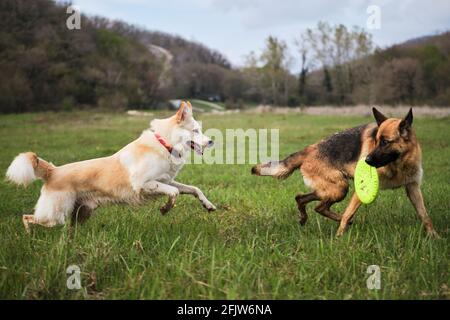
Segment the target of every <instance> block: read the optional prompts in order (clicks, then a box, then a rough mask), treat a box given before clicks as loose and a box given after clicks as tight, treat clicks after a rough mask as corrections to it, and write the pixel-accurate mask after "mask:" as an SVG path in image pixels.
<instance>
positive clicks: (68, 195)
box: [7, 101, 216, 232]
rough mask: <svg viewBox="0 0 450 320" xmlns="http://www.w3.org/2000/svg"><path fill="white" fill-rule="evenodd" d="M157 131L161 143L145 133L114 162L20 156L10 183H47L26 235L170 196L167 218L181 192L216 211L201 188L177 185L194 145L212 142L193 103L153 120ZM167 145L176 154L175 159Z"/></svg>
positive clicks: (29, 218) (12, 168)
mask: <svg viewBox="0 0 450 320" xmlns="http://www.w3.org/2000/svg"><path fill="white" fill-rule="evenodd" d="M153 127H154V128H156V130H158V138H157V137H156V134H155V132H153V131H152V130H145V131H144V132H143V133H142V134H141V136H140V137H139V138H137V139H136V140H134V141H133V142H131V143H130V144H128V145H127V146H125V147H124V148H122V149H121V150H119V151H118V152H117V153H115V154H113V155H111V156H109V157H103V158H97V159H91V160H86V161H80V162H75V163H70V164H66V165H62V166H58V167H56V166H54V165H52V164H51V163H49V162H47V161H45V160H43V159H41V158H38V157H37V155H36V154H35V153H33V152H28V153H24V154H20V155H18V156H17V157H16V159H14V161H13V162H12V163H11V165H10V167H9V168H8V171H7V178H8V179H9V180H11V181H13V182H15V183H17V184H23V185H26V184H28V183H29V182H31V181H33V180H35V179H36V178H41V179H43V180H44V181H45V183H44V185H43V187H42V190H41V196H40V198H39V200H38V202H37V204H36V208H35V213H34V215H24V216H23V219H22V221H23V223H24V226H25V229H26V231H27V232H28V231H29V224H40V225H43V226H46V227H52V226H54V225H57V224H63V223H65V221H66V219H67V218H69V217H71V218H72V221H74V222H83V221H85V220H86V219H87V218H89V216H90V215H91V213H92V211H93V210H94V209H95V208H96V207H97V206H98V205H100V204H102V203H104V202H121V203H137V202H140V201H141V200H143V199H145V198H148V197H149V196H152V195H155V194H164V195H167V196H168V201H167V203H166V204H165V205H164V206H163V207H162V208H161V209H160V210H161V212H162V213H166V212H167V211H169V210H170V209H171V208H172V207H173V206H174V204H175V200H176V198H177V196H178V195H179V194H180V193H186V194H192V195H194V196H196V197H197V198H198V199H199V200H200V201H201V203H202V205H203V206H204V207H205V208H206V209H207V210H208V211H213V210H215V209H216V208H215V206H214V205H213V204H212V203H211V202H209V200H208V199H207V198H206V197H205V196H204V194H203V193H202V192H201V190H200V189H199V188H197V187H193V186H189V185H184V184H181V183H178V182H176V181H174V178H175V176H176V175H177V173H178V172H179V170H180V169H181V168H182V167H183V165H184V163H185V160H186V157H187V155H188V151H189V149H188V148H189V145H192V143H195V144H196V145H198V146H201V147H202V148H204V147H206V146H209V145H210V142H211V140H210V139H209V138H208V137H206V136H204V135H203V134H202V133H201V132H200V125H199V124H198V123H197V122H196V121H195V120H194V119H193V116H192V106H191V105H190V103H186V102H184V101H183V102H182V103H181V105H180V108H179V110H178V111H177V113H176V114H175V115H174V116H172V117H170V118H167V119H155V120H153V121H152V129H153ZM194 128H195V132H194ZM161 139H163V140H161ZM172 139H173V140H172ZM194 140H195V141H194ZM161 141H162V142H161ZM192 141H194V142H192ZM163 142H164V143H163ZM168 145H170V146H173V145H174V148H176V149H177V156H178V157H177V158H176V159H175V158H174V156H173V155H172V154H171V153H170V152H169V150H168V149H167V146H168ZM33 171H34V172H33Z"/></svg>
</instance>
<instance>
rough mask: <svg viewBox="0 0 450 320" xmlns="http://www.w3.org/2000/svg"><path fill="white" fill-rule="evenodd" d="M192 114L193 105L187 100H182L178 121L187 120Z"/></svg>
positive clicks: (176, 116)
mask: <svg viewBox="0 0 450 320" xmlns="http://www.w3.org/2000/svg"><path fill="white" fill-rule="evenodd" d="M191 115H192V106H191V107H189V105H188V104H187V103H186V102H185V101H181V103H180V107H179V108H178V111H177V114H176V115H175V118H176V119H177V123H181V122H183V121H184V120H186V118H187V117H189V116H191Z"/></svg>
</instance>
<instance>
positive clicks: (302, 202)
mask: <svg viewBox="0 0 450 320" xmlns="http://www.w3.org/2000/svg"><path fill="white" fill-rule="evenodd" d="M315 200H319V197H318V196H317V195H316V193H315V192H311V193H308V194H298V195H297V196H296V197H295V201H297V207H298V211H299V220H300V224H301V225H302V226H303V225H305V223H306V221H307V220H308V214H307V213H306V205H307V204H308V203H309V202H311V201H315Z"/></svg>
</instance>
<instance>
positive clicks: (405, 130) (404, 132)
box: [398, 108, 413, 137]
mask: <svg viewBox="0 0 450 320" xmlns="http://www.w3.org/2000/svg"><path fill="white" fill-rule="evenodd" d="M412 123H413V112H412V108H410V109H409V111H408V114H407V115H406V117H405V118H404V119H403V120H402V121H401V122H400V125H399V126H398V130H399V131H400V135H401V136H402V137H406V136H408V134H409V131H410V129H411V126H412Z"/></svg>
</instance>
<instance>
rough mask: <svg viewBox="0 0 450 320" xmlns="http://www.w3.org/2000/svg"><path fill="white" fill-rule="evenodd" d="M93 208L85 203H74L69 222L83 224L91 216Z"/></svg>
mask: <svg viewBox="0 0 450 320" xmlns="http://www.w3.org/2000/svg"><path fill="white" fill-rule="evenodd" d="M92 211H93V208H91V207H90V206H88V205H86V204H78V203H77V204H76V205H75V208H74V209H73V211H72V215H71V218H72V219H71V224H72V225H75V224H77V223H79V224H83V223H85V222H86V220H88V219H89V218H90V217H91V214H92Z"/></svg>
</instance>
